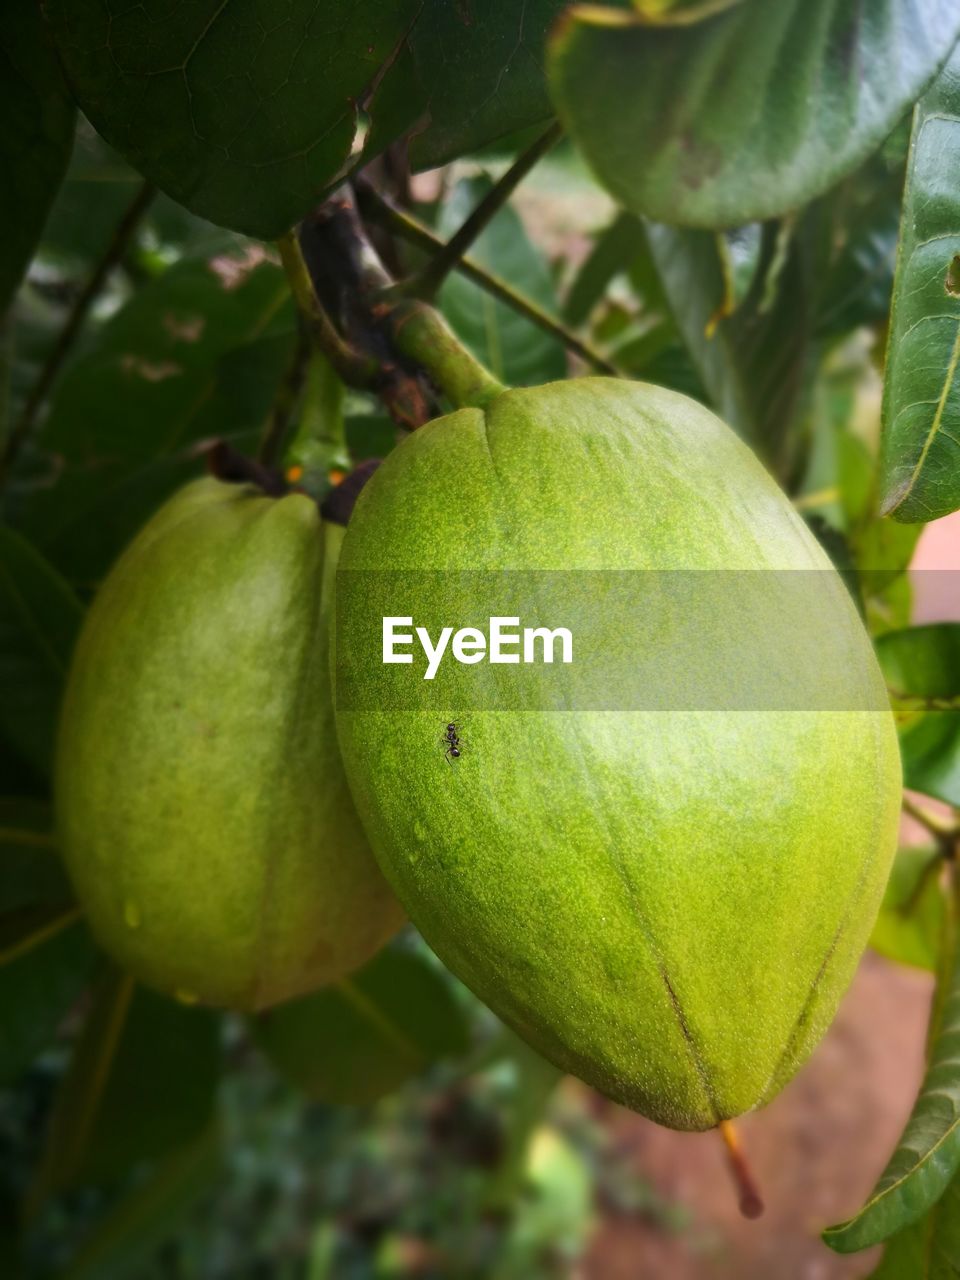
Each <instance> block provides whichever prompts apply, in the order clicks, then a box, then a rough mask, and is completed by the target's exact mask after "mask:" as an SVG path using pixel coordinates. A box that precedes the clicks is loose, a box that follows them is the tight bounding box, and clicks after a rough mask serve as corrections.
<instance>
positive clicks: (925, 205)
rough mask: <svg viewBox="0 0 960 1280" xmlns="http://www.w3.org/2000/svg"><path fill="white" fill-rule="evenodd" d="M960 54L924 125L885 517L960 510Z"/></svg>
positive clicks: (886, 452)
mask: <svg viewBox="0 0 960 1280" xmlns="http://www.w3.org/2000/svg"><path fill="white" fill-rule="evenodd" d="M958 166H960V47H958V49H957V51H956V52H955V53H954V55H953V57H952V58H951V59H950V62H949V63H948V65H947V67H946V69H945V70H944V72H943V74H942V75H941V76H940V78H939V80H938V81H937V82H936V84H935V85H934V86H933V88H932V89H931V90H930V92H929V93H928V94H927V95H926V97H925V98H924V99H923V100H922V101H921V102H920V103H919V105H918V107H917V110H916V115H915V118H914V127H913V138H912V140H911V143H910V161H909V166H908V172H907V187H906V193H905V196H904V203H903V221H902V224H901V231H900V260H899V264H898V267H897V278H896V284H895V287H894V296H893V311H892V314H891V319H890V342H889V348H888V352H887V376H886V385H885V388H884V400H883V436H882V450H881V458H880V478H881V499H882V510H883V511H884V512H885V513H889V514H891V515H893V516H894V517H895V519H897V520H903V521H905V522H907V523H910V522H913V521H926V520H935V519H936V518H937V516H942V515H946V514H947V513H948V512H950V511H954V510H956V509H957V507H960V377H958V368H960V271H958V264H960V191H958V189H957V185H956V183H955V182H954V181H953V179H952V175H953V174H954V173H955V172H956V170H957V168H958Z"/></svg>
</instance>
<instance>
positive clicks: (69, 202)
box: [40, 116, 238, 273]
mask: <svg viewBox="0 0 960 1280" xmlns="http://www.w3.org/2000/svg"><path fill="white" fill-rule="evenodd" d="M142 182H143V179H142V178H141V176H140V174H139V173H137V171H136V170H135V169H132V168H131V167H130V166H129V165H128V164H126V163H125V162H124V160H123V159H122V158H121V157H120V156H119V155H118V154H117V152H116V151H114V150H113V148H112V147H109V146H107V144H106V143H105V142H104V140H103V139H102V138H101V137H100V136H99V134H97V133H95V132H94V129H93V127H92V125H91V124H90V122H89V121H88V120H85V119H84V118H83V117H82V116H81V117H80V119H79V120H78V121H77V131H76V136H75V138H74V144H73V155H72V156H71V159H70V167H69V168H68V170H67V176H66V178H65V179H64V181H63V185H62V186H61V188H60V191H59V193H58V195H57V198H56V200H55V201H54V203H53V208H52V209H51V210H50V216H49V218H48V219H47V223H46V226H45V227H44V229H43V236H42V238H41V240H40V253H41V254H42V255H43V258H44V259H45V260H46V261H47V262H52V263H54V264H55V265H56V266H57V267H58V268H59V269H61V270H63V271H66V272H70V273H77V272H84V273H89V272H90V271H92V270H93V267H94V265H95V264H96V263H97V262H98V261H99V259H100V258H101V257H102V256H103V254H104V252H105V251H106V249H107V246H108V245H109V243H110V241H111V239H112V237H113V234H114V232H115V230H116V227H117V224H118V223H119V221H120V219H121V218H122V217H123V215H124V213H125V212H126V210H127V209H128V207H129V206H130V203H131V201H132V200H133V198H134V196H135V195H136V194H137V192H138V190H139V188H140V187H141V185H142ZM146 238H149V239H150V240H152V241H154V242H155V244H156V247H157V249H158V250H163V251H168V252H169V251H170V250H171V249H173V250H175V251H177V252H179V253H183V252H190V253H193V254H196V253H201V252H205V253H212V252H215V251H221V252H222V251H224V250H227V249H229V248H232V247H236V241H237V239H238V237H237V236H236V235H234V234H233V233H232V232H229V231H224V230H223V229H222V228H221V227H215V226H213V225H212V224H211V223H209V222H204V221H203V220H202V219H200V218H196V217H194V216H193V214H191V213H189V212H188V211H187V210H186V209H184V208H183V206H182V205H178V204H175V203H174V202H173V201H172V200H170V199H169V197H167V196H164V195H159V196H157V197H156V198H155V199H154V201H153V202H152V204H151V206H150V208H149V209H148V210H147V211H146V212H145V214H144V215H143V217H142V219H141V223H140V235H139V237H138V239H139V240H140V241H141V242H142V241H143V240H144V239H146Z"/></svg>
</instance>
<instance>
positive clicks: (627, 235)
mask: <svg viewBox="0 0 960 1280" xmlns="http://www.w3.org/2000/svg"><path fill="white" fill-rule="evenodd" d="M645 252H646V237H645V234H644V230H643V223H642V222H640V220H639V219H638V218H635V217H634V216H633V215H632V214H629V213H621V214H619V215H618V216H617V217H616V218H615V219H614V221H613V222H611V223H610V225H609V226H608V227H605V228H604V229H603V231H601V232H600V234H599V235H598V236H597V238H596V240H595V241H594V245H593V248H592V249H591V251H590V254H589V256H588V257H587V258H586V260H585V261H584V263H583V265H582V266H581V267H580V270H579V271H578V272H577V274H576V276H575V277H574V280H573V283H572V284H571V286H570V291H569V293H568V294H567V297H566V301H565V302H564V305H563V318H564V320H565V321H566V322H567V324H572V325H581V324H583V323H584V322H585V321H586V320H587V319H588V318H589V316H590V312H591V311H592V310H593V308H594V307H595V306H596V305H597V303H598V302H599V301H600V299H601V298H602V297H603V295H604V293H605V292H606V290H607V286H608V285H609V284H610V282H611V281H612V280H613V279H614V278H615V277H616V276H618V275H619V274H620V273H621V272H625V271H627V270H629V268H630V267H631V265H632V264H633V263H634V262H635V261H636V259H637V258H638V256H640V255H641V254H643V253H645Z"/></svg>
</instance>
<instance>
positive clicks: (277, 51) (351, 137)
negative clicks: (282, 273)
mask: <svg viewBox="0 0 960 1280" xmlns="http://www.w3.org/2000/svg"><path fill="white" fill-rule="evenodd" d="M44 7H45V12H46V15H47V20H48V22H49V24H50V26H51V29H52V31H53V34H54V38H55V39H56V42H57V46H58V48H59V51H60V56H61V59H62V60H63V64H64V67H65V69H66V73H67V78H68V79H69V81H70V83H71V86H72V87H73V89H74V92H75V94H76V96H77V100H78V102H79V103H80V106H81V107H82V108H83V110H84V112H85V113H86V114H87V116H88V117H89V118H90V120H91V121H92V122H93V124H94V125H95V126H96V128H97V129H98V130H99V132H100V133H102V134H103V136H104V137H105V138H106V139H107V141H108V142H110V143H111V144H112V145H113V146H115V147H116V148H117V150H118V151H120V152H121V154H122V155H124V156H125V157H126V158H127V159H128V160H129V161H130V163H131V164H132V165H134V167H135V168H137V169H139V170H140V172H141V173H143V174H144V175H145V176H146V177H147V178H149V179H150V180H151V181H152V182H155V183H156V185H157V186H158V187H160V188H161V189H162V190H163V191H166V192H167V193H168V194H169V195H170V196H172V197H173V198H174V199H175V200H178V201H179V202H180V203H181V204H184V205H186V206H187V208H188V209H190V210H192V211H193V212H194V213H197V214H199V215H200V216H201V217H204V218H209V219H210V220H211V221H212V222H217V223H220V224H222V225H223V226H228V227H233V228H234V229H235V230H237V231H243V232H246V233H247V234H249V235H254V236H261V237H263V238H265V239H272V238H274V237H276V236H279V235H281V234H282V233H283V232H284V231H286V230H288V229H289V227H290V226H292V225H293V223H294V222H296V221H297V220H298V219H299V218H300V217H302V216H303V214H304V213H306V212H307V210H308V209H309V208H310V207H311V205H312V204H314V203H316V201H317V199H318V198H319V196H320V195H321V193H322V192H323V189H324V187H325V186H327V185H328V184H329V183H330V182H331V181H332V180H333V179H334V178H335V177H336V175H337V174H338V172H339V171H340V170H341V169H343V168H344V166H345V165H346V164H347V162H348V160H349V158H350V153H351V149H352V148H353V146H354V142H355V139H356V135H357V130H358V125H359V106H358V103H359V102H360V101H361V100H362V99H363V98H364V95H365V94H366V93H367V92H368V91H369V89H370V88H371V86H373V85H374V84H375V83H376V81H377V80H378V78H379V77H380V76H382V74H383V72H384V70H385V69H386V68H387V67H388V66H389V65H390V62H391V59H392V57H393V54H394V50H395V47H396V46H397V44H398V42H399V40H400V38H401V37H402V36H403V34H404V32H405V31H406V29H407V28H408V26H409V25H410V23H411V21H412V20H413V19H414V17H415V16H416V14H417V11H418V7H419V6H418V4H417V2H416V0H391V2H389V3H368V4H363V5H357V4H355V3H352V0H326V2H325V3H324V4H323V5H317V4H315V3H313V0H291V2H290V3H288V4H286V5H285V6H284V9H283V12H282V13H276V14H270V13H268V12H267V11H265V10H264V9H263V8H262V6H261V5H260V4H258V3H257V0H234V3H233V4H230V5H227V4H225V3H223V0H185V2H184V3H183V4H178V5H174V6H172V7H171V6H170V5H169V4H167V3H164V2H163V0H145V3H143V4H140V5H133V6H131V5H129V4H125V3H120V0H107V3H104V2H103V0H48V2H47V3H46V4H45V6H44ZM268 19H269V20H268Z"/></svg>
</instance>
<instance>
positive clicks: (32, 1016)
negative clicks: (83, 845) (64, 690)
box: [0, 800, 94, 1083]
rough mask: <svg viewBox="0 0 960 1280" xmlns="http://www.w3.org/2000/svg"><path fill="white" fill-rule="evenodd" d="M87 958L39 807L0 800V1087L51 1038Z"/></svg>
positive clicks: (84, 974) (84, 975)
mask: <svg viewBox="0 0 960 1280" xmlns="http://www.w3.org/2000/svg"><path fill="white" fill-rule="evenodd" d="M93 958H94V952H93V947H92V944H91V942H90V939H89V936H88V935H87V931H86V928H85V927H84V926H83V924H82V923H80V921H79V920H78V913H77V911H76V908H75V907H74V906H73V903H72V900H71V893H70V888H69V886H68V884H67V881H66V878H65V876H64V874H63V870H62V867H61V865H60V862H59V859H58V858H57V857H56V855H55V852H54V847H53V839H52V837H51V834H50V814H49V812H48V810H47V808H46V806H44V805H41V804H38V803H37V802H35V801H29V800H26V801H25V800H0V1083H6V1082H8V1081H10V1080H12V1079H13V1078H14V1077H15V1076H16V1075H18V1074H19V1072H21V1071H22V1070H23V1069H24V1068H25V1067H27V1066H28V1065H29V1064H30V1062H31V1061H32V1060H33V1059H34V1058H35V1057H36V1055H37V1054H38V1053H39V1052H40V1051H41V1050H42V1049H44V1048H45V1047H46V1046H47V1044H48V1043H49V1042H50V1041H51V1040H52V1039H53V1037H54V1035H55V1034H56V1031H57V1027H58V1025H59V1024H60V1022H61V1020H62V1019H63V1017H64V1015H65V1014H66V1012H67V1010H68V1009H69V1008H70V1006H71V1005H72V1004H73V1003H74V1001H75V1000H76V999H77V997H78V996H79V995H80V993H81V991H82V990H83V988H84V986H85V985H86V983H87V980H88V978H89V975H90V971H91V968H92V965H93Z"/></svg>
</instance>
